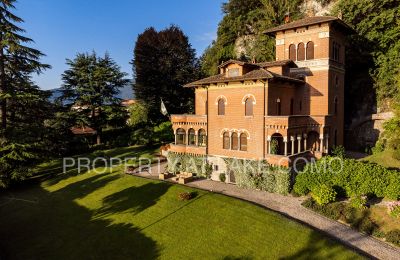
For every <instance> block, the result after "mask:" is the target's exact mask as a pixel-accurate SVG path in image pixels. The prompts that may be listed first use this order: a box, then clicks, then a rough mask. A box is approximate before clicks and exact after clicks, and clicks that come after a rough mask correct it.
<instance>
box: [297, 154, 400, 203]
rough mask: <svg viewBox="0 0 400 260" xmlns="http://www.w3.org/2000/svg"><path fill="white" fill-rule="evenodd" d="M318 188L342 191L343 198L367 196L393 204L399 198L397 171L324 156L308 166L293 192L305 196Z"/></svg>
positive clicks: (399, 180) (299, 177) (399, 176)
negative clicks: (382, 198)
mask: <svg viewBox="0 0 400 260" xmlns="http://www.w3.org/2000/svg"><path fill="white" fill-rule="evenodd" d="M321 184H325V185H327V186H332V187H335V189H336V190H342V191H343V192H341V193H343V195H345V197H356V196H361V195H363V194H368V195H374V196H376V197H387V198H389V199H394V200H397V199H399V198H400V172H399V171H397V170H389V169H386V168H385V167H382V166H380V165H377V164H373V163H365V162H361V161H357V160H354V159H338V158H337V157H329V156H327V157H324V158H322V159H320V160H318V161H317V162H316V163H310V164H307V165H306V166H305V167H304V169H303V171H302V172H300V173H299V174H298V175H297V177H296V183H295V185H294V191H295V192H296V193H298V194H300V195H306V194H307V193H309V192H310V191H312V190H314V189H316V188H318V186H319V185H321Z"/></svg>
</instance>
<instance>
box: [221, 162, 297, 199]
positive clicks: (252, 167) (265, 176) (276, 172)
mask: <svg viewBox="0 0 400 260" xmlns="http://www.w3.org/2000/svg"><path fill="white" fill-rule="evenodd" d="M224 161H225V163H226V164H227V167H228V169H229V170H230V171H232V172H233V174H234V176H235V180H236V183H237V185H238V186H239V187H243V188H250V189H260V190H263V191H267V192H273V193H279V194H283V195H287V194H288V193H289V191H290V177H291V172H290V170H289V169H287V168H279V167H273V166H271V165H269V164H268V163H267V162H266V161H257V160H240V159H232V158H225V159H224Z"/></svg>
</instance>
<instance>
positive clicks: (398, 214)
mask: <svg viewBox="0 0 400 260" xmlns="http://www.w3.org/2000/svg"><path fill="white" fill-rule="evenodd" d="M388 211H389V214H390V215H391V216H392V217H394V218H400V201H394V202H390V203H389V204H388Z"/></svg>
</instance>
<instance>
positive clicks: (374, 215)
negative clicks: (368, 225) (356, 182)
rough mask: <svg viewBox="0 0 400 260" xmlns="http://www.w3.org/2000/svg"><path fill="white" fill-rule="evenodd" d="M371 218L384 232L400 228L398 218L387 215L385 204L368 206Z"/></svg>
mask: <svg viewBox="0 0 400 260" xmlns="http://www.w3.org/2000/svg"><path fill="white" fill-rule="evenodd" d="M370 211H371V219H372V220H373V221H374V222H375V223H376V224H377V225H378V226H379V228H380V229H381V230H382V231H384V232H389V231H391V230H395V229H399V230H400V219H396V218H394V217H392V216H390V215H389V213H388V209H387V207H385V206H381V205H374V206H372V207H371V208H370Z"/></svg>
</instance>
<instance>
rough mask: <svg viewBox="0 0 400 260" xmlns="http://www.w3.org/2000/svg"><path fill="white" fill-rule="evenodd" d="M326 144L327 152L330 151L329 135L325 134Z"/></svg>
mask: <svg viewBox="0 0 400 260" xmlns="http://www.w3.org/2000/svg"><path fill="white" fill-rule="evenodd" d="M325 139H326V145H325V153H328V152H329V135H325Z"/></svg>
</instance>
